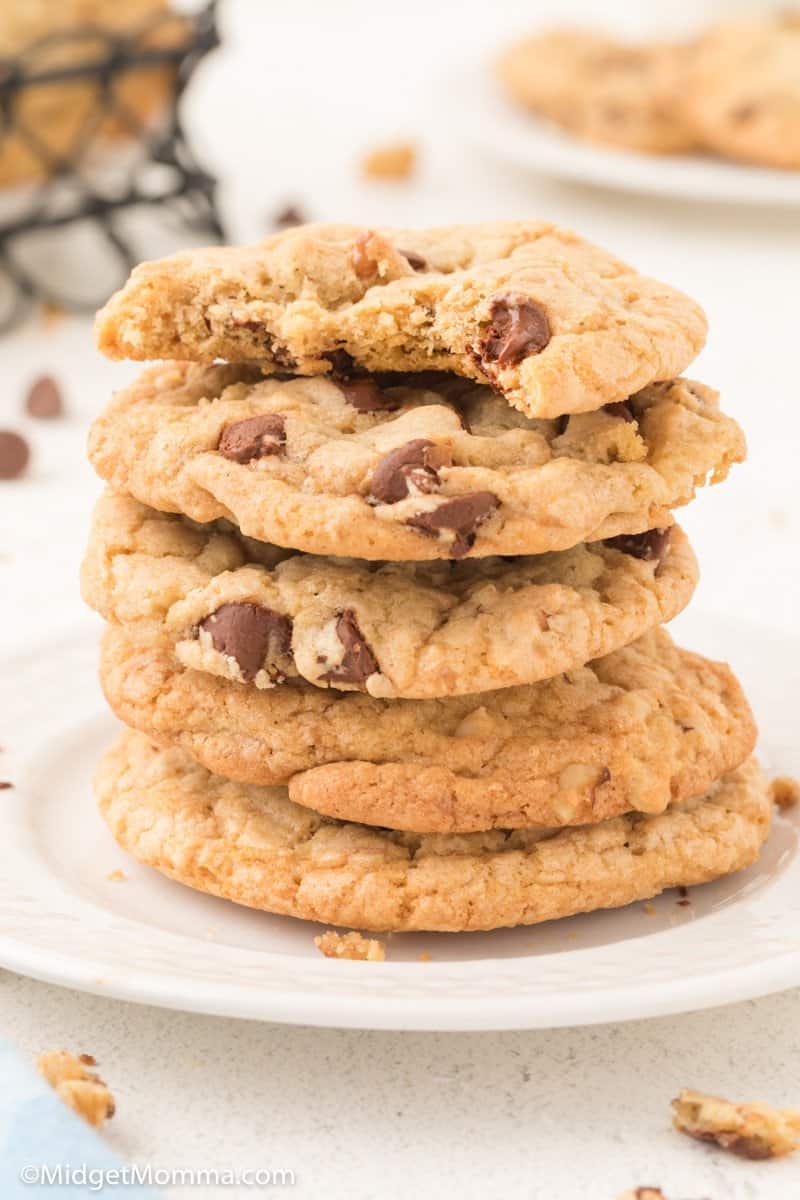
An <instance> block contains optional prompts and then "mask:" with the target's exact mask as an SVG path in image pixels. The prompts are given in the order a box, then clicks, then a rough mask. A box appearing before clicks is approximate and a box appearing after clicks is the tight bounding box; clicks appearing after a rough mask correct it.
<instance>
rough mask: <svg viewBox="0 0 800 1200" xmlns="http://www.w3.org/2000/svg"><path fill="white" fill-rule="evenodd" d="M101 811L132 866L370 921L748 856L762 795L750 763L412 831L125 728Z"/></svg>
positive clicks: (559, 901) (389, 921)
mask: <svg viewBox="0 0 800 1200" xmlns="http://www.w3.org/2000/svg"><path fill="white" fill-rule="evenodd" d="M96 789H97V796H98V801H99V804H100V810H101V812H102V814H103V816H104V817H105V819H106V821H107V823H108V825H109V828H110V829H111V832H112V833H113V835H114V837H115V838H116V839H117V841H118V842H119V844H120V845H121V846H122V847H123V848H124V849H126V850H128V851H129V852H130V853H131V854H132V855H133V856H134V858H136V859H137V860H138V861H139V862H141V863H144V864H146V865H148V866H152V867H156V868H157V869H158V870H159V871H162V872H163V873H164V874H165V875H168V876H170V877H171V878H173V879H176V880H178V881H179V882H181V883H185V884H188V885H189V886H190V887H195V888H198V889H200V890H201V891H205V892H210V893H211V894H212V895H216V896H222V897H224V898H226V899H228V900H234V901H236V902H237V903H239V904H245V905H249V906H250V907H252V908H260V909H266V910H268V911H270V912H276V913H283V914H286V915H289V916H295V917H302V918H306V919H308V920H313V921H322V922H324V923H326V924H332V925H345V926H349V927H354V928H357V929H370V930H380V931H392V930H394V931H403V930H409V931H410V930H449V931H454V932H455V931H465V930H478V929H494V928H497V927H500V926H509V925H532V924H535V923H536V922H539V921H546V920H551V919H553V918H556V917H565V916H570V915H572V914H574V913H579V912H590V911H592V910H594V909H598V908H615V907H618V906H620V905H624V904H629V903H631V901H634V900H643V899H646V898H648V897H650V896H654V895H656V894H657V893H658V892H660V891H662V890H664V889H665V888H669V887H675V886H678V885H684V886H690V885H696V884H700V883H704V882H707V881H709V880H711V879H715V878H717V877H718V876H720V875H726V874H729V873H730V872H732V871H737V870H739V869H741V868H742V867H745V866H748V865H749V864H750V863H752V862H753V861H754V860H755V859H756V858H757V856H758V853H759V850H760V848H761V845H762V843H763V842H764V840H765V839H766V837H767V834H768V832H769V826H770V818H771V809H772V805H771V803H770V801H769V798H768V796H767V790H766V784H765V780H764V778H763V776H762V774H761V772H760V770H759V769H758V766H757V765H756V763H755V762H754V760H750V761H749V762H748V763H747V764H746V765H745V766H743V767H740V768H739V769H738V770H736V771H734V772H733V773H731V774H730V775H727V776H726V777H725V778H724V779H723V780H722V781H720V783H718V784H716V785H714V786H713V787H712V789H711V790H710V791H709V793H708V794H707V795H706V796H705V797H704V798H702V799H698V800H690V801H686V802H684V803H682V804H680V805H676V806H675V807H673V808H671V809H670V810H669V811H668V812H666V813H664V814H662V815H660V816H639V815H637V816H627V817H617V818H614V819H613V820H610V821H604V822H601V823H600V824H599V825H592V826H587V827H582V828H576V829H567V830H561V831H560V832H554V831H553V830H543V829H536V830H517V831H513V832H509V831H501V830H496V831H493V832H489V833H472V834H433V835H431V834H413V833H398V832H392V831H391V830H388V829H387V830H377V829H370V828H368V827H366V826H364V825H356V824H344V823H341V822H338V821H331V820H328V819H326V818H324V817H321V816H319V815H318V814H317V813H315V812H313V811H312V810H310V809H307V808H303V807H301V806H300V805H297V804H293V803H292V802H291V801H290V800H289V798H288V796H287V794H286V791H285V789H282V788H257V787H247V786H245V785H243V784H238V783H231V782H229V781H227V780H224V779H220V778H218V777H216V776H214V775H210V774H209V773H208V772H207V771H206V770H204V769H203V768H202V767H200V766H198V765H197V764H196V763H194V762H193V761H192V759H190V758H189V757H188V756H187V755H186V754H184V753H183V752H182V751H180V750H163V749H158V748H157V747H154V746H153V744H152V743H151V742H150V741H149V740H148V739H147V738H145V737H143V736H142V735H141V734H137V733H131V732H127V733H125V734H123V736H122V737H121V738H120V740H119V741H118V742H117V743H116V745H115V746H114V747H113V749H111V750H110V751H109V752H108V753H107V754H106V756H105V758H104V759H103V760H102V761H101V763H100V766H99V768H98V771H97V775H96Z"/></svg>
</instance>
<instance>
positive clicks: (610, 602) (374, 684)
mask: <svg viewBox="0 0 800 1200" xmlns="http://www.w3.org/2000/svg"><path fill="white" fill-rule="evenodd" d="M265 557H266V559H267V561H266V562H265V561H264V558H265ZM273 558H274V551H273V550H272V548H271V547H268V546H267V547H262V545H261V544H260V543H254V542H252V540H249V539H243V538H242V537H241V536H240V535H239V534H238V533H237V532H236V530H235V529H231V527H230V526H228V527H227V531H226V530H225V528H224V527H223V528H220V526H219V524H218V525H217V526H216V527H215V526H211V527H209V526H205V527H199V526H197V525H194V524H192V523H191V522H189V521H187V520H185V519H184V518H182V517H175V516H168V515H166V514H164V513H160V512H157V511H156V510H154V509H150V508H147V507H146V506H145V505H142V504H139V503H138V502H137V501H136V500H131V499H130V498H129V497H126V496H118V495H115V494H113V493H108V494H106V495H105V496H104V497H102V498H101V500H100V501H99V503H98V505H97V508H96V510H95V518H94V524H93V528H92V533H91V537H90V543H89V552H88V555H87V558H86V561H85V563H84V566H83V571H82V584H83V593H84V598H85V599H86V600H87V602H88V603H89V604H90V605H92V606H93V607H94V608H96V609H97V610H98V611H99V612H100V613H101V615H102V616H104V617H106V618H107V619H108V620H111V621H118V622H123V623H125V622H128V623H133V622H137V621H140V622H144V623H146V624H147V625H148V626H154V627H155V628H156V630H157V632H158V633H159V634H160V635H163V636H164V637H165V638H167V639H168V640H169V642H170V644H171V645H172V646H174V649H175V653H176V655H177V657H178V659H179V660H180V661H181V662H182V663H183V664H184V665H185V666H187V667H194V668H195V669H197V670H199V671H204V672H208V673H210V674H212V675H221V676H223V677H224V678H227V679H233V680H236V681H237V682H239V683H245V684H249V685H252V686H254V687H256V688H271V687H275V686H281V685H282V684H283V683H284V681H285V680H287V679H296V678H301V679H305V680H306V681H307V682H309V683H313V684H314V685H315V686H317V687H320V688H337V689H341V690H345V691H347V690H357V691H366V692H368V693H369V694H370V695H372V696H380V697H386V698H388V697H405V698H416V699H424V698H431V697H435V696H452V695H458V694H461V693H464V692H485V691H490V690H492V689H495V688H504V687H512V686H515V685H517V684H521V683H533V682H535V681H537V680H539V679H547V678H549V677H550V676H552V675H557V674H559V673H560V672H561V671H566V670H569V669H570V668H571V667H580V666H583V664H584V663H585V662H588V661H589V660H590V659H592V658H597V657H598V656H599V655H601V654H607V653H608V652H609V651H611V650H616V649H618V648H619V647H620V646H624V645H626V644H627V643H628V642H631V641H633V640H634V639H635V638H637V637H639V636H640V635H641V634H642V633H645V632H646V631H647V630H648V629H651V628H653V627H654V626H656V625H660V624H661V623H662V622H665V621H669V620H671V619H672V617H674V616H676V615H677V613H679V612H680V611H681V610H682V609H683V608H684V606H685V605H686V604H687V603H688V602H689V600H690V599H691V596H692V593H693V591H694V588H695V585H696V583H697V562H696V560H695V557H694V553H693V551H692V549H691V547H690V546H689V543H688V541H687V539H686V536H685V534H684V533H683V531H682V530H681V529H680V528H679V527H678V526H677V525H673V526H670V527H669V528H668V529H665V530H651V531H650V532H648V533H643V534H637V535H635V536H632V537H627V536H624V537H621V538H614V539H611V540H609V541H606V542H592V543H590V544H588V545H583V546H574V547H573V548H572V549H571V550H561V551H559V552H558V553H554V554H540V555H533V556H531V557H529V558H515V559H504V558H481V559H476V560H475V561H470V562H464V563H448V562H436V563H383V564H379V563H368V562H363V561H360V560H355V559H329V558H317V557H314V556H312V555H308V554H295V555H291V556H289V557H284V558H283V559H282V561H279V562H278V563H277V564H275V565H271V563H270V560H271V559H273Z"/></svg>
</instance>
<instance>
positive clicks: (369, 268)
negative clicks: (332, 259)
mask: <svg viewBox="0 0 800 1200" xmlns="http://www.w3.org/2000/svg"><path fill="white" fill-rule="evenodd" d="M371 240H372V233H371V232H370V230H367V231H366V233H360V234H359V235H358V237H357V238H356V240H355V242H354V243H353V249H352V250H351V252H350V261H351V262H352V264H353V270H354V271H355V273H356V275H357V276H358V278H359V279H372V277H373V276H374V275H375V273H376V271H377V270H378V264H377V262H376V261H375V259H374V258H373V256H372V255H371V254H370V252H369V243H370V241H371Z"/></svg>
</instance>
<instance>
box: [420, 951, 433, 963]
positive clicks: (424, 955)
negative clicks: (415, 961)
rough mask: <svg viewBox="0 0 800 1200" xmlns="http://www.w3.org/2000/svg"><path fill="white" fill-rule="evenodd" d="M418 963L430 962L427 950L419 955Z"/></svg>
mask: <svg viewBox="0 0 800 1200" xmlns="http://www.w3.org/2000/svg"><path fill="white" fill-rule="evenodd" d="M419 961H420V962H430V961H431V956H430V954H428V951H427V950H423V951H422V954H420V956H419Z"/></svg>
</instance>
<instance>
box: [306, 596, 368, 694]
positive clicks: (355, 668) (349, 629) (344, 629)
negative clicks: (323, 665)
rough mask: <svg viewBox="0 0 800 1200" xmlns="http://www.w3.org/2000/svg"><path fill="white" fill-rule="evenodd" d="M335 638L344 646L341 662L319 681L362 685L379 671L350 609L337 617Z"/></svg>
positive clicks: (321, 676)
mask: <svg viewBox="0 0 800 1200" xmlns="http://www.w3.org/2000/svg"><path fill="white" fill-rule="evenodd" d="M336 636H337V637H338V639H339V641H340V642H341V643H342V645H343V646H344V655H343V657H342V661H341V662H340V663H339V665H338V666H336V667H332V668H331V669H330V671H326V672H325V674H324V675H320V679H322V680H324V681H325V682H326V683H363V682H364V681H365V680H366V679H369V677H370V675H375V674H377V673H378V672H379V671H380V667H379V666H378V660H377V658H376V657H375V655H374V654H373V653H372V650H371V649H370V647H369V644H368V643H367V642H366V641H365V640H364V635H363V633H362V632H361V630H360V629H359V626H358V619H357V617H356V614H355V612H354V611H353V609H352V608H347V609H345V611H344V612H343V613H340V615H339V616H338V617H337V620H336Z"/></svg>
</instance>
